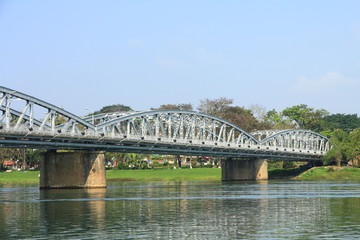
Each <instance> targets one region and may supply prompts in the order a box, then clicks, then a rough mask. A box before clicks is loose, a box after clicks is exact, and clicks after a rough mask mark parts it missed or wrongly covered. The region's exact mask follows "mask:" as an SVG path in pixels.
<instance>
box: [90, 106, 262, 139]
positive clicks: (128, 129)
mask: <svg viewBox="0 0 360 240" xmlns="http://www.w3.org/2000/svg"><path fill="white" fill-rule="evenodd" d="M109 116H115V117H113V118H111V117H109ZM94 119H96V120H98V121H99V122H100V123H99V124H98V125H96V131H97V132H100V133H101V134H103V135H104V136H109V137H123V138H128V139H142V140H151V141H165V142H171V143H175V142H178V143H186V144H189V143H194V144H211V145H213V146H216V145H234V146H235V145H236V146H238V145H241V144H247V145H257V144H258V141H257V140H256V139H255V138H254V137H253V136H252V135H250V134H249V133H247V132H246V131H244V130H243V129H241V128H239V127H237V126H235V125H233V124H231V123H229V122H227V121H225V120H222V119H219V118H216V117H213V116H210V115H207V114H203V113H198V112H194V111H184V110H153V111H144V112H130V113H128V114H126V113H113V114H108V115H98V116H94ZM87 120H88V121H89V118H87Z"/></svg>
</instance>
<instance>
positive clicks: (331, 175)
mask: <svg viewBox="0 0 360 240" xmlns="http://www.w3.org/2000/svg"><path fill="white" fill-rule="evenodd" d="M294 179H296V180H311V181H315V180H341V181H360V168H353V167H335V166H326V167H314V168H311V169H309V170H307V171H305V172H303V173H301V174H300V175H298V176H296V177H295V178H294Z"/></svg>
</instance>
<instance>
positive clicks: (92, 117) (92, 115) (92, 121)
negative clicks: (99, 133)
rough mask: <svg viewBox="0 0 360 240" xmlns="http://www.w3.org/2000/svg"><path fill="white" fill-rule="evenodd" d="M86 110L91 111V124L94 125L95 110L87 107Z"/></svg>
mask: <svg viewBox="0 0 360 240" xmlns="http://www.w3.org/2000/svg"><path fill="white" fill-rule="evenodd" d="M85 110H89V111H91V112H92V113H91V124H92V125H94V123H95V121H94V109H92V108H91V107H85Z"/></svg>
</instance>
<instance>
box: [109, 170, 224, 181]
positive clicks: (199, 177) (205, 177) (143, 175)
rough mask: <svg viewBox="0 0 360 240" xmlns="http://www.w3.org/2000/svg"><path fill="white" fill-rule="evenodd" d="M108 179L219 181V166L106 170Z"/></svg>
mask: <svg viewBox="0 0 360 240" xmlns="http://www.w3.org/2000/svg"><path fill="white" fill-rule="evenodd" d="M106 178H107V179H108V180H109V181H126V180H131V181H145V180H146V181H220V180H221V169H220V168H193V169H188V168H187V169H149V170H108V171H106Z"/></svg>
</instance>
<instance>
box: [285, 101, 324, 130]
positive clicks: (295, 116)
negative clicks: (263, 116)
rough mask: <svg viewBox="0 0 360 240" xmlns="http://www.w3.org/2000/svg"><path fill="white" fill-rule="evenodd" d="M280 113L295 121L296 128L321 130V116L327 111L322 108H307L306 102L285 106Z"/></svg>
mask: <svg viewBox="0 0 360 240" xmlns="http://www.w3.org/2000/svg"><path fill="white" fill-rule="evenodd" d="M282 114H283V115H284V116H285V117H288V118H289V119H290V120H291V121H293V122H295V123H296V125H297V127H298V128H304V129H309V130H313V131H321V130H323V127H322V125H323V118H324V117H325V116H327V115H328V114H329V112H328V111H326V110H324V109H320V110H315V109H313V108H309V107H308V106H307V105H306V104H300V105H296V106H293V107H288V108H285V109H284V110H283V111H282Z"/></svg>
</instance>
